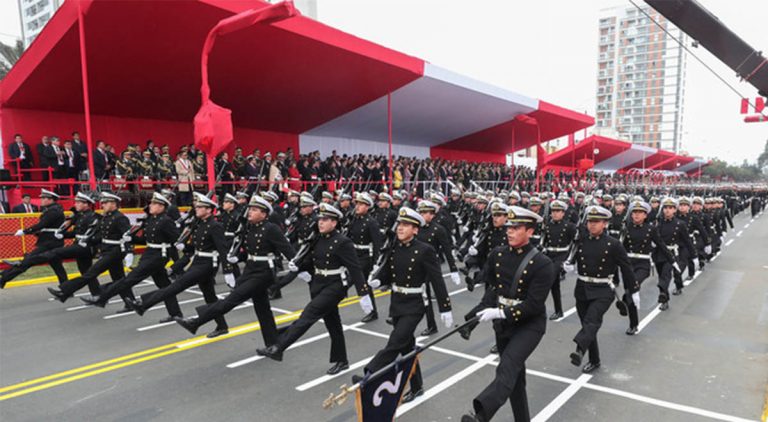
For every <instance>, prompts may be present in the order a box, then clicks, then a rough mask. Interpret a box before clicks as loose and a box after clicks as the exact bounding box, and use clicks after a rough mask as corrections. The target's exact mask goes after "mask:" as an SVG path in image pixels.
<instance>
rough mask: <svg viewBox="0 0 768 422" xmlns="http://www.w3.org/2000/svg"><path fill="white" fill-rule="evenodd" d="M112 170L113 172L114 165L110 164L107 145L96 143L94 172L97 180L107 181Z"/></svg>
mask: <svg viewBox="0 0 768 422" xmlns="http://www.w3.org/2000/svg"><path fill="white" fill-rule="evenodd" d="M110 170H112V165H111V164H110V162H109V155H107V150H106V145H105V144H104V141H98V142H96V152H95V153H94V154H93V172H94V173H96V180H97V181H99V180H103V179H105V177H106V175H107V174H109V171H110Z"/></svg>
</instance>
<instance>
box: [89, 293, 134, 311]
mask: <svg viewBox="0 0 768 422" xmlns="http://www.w3.org/2000/svg"><path fill="white" fill-rule="evenodd" d="M80 300H81V301H83V303H85V304H86V305H91V306H98V307H99V308H103V307H104V306H105V303H104V302H102V301H101V297H99V296H83V297H81V298H80ZM129 311H130V309H129Z"/></svg>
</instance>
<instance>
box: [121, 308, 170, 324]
mask: <svg viewBox="0 0 768 422" xmlns="http://www.w3.org/2000/svg"><path fill="white" fill-rule="evenodd" d="M129 308H130V306H129ZM131 309H133V308H131ZM178 318H181V317H178ZM173 321H174V316H173V315H168V316H167V317H165V318H162V319H161V320H160V321H157V323H158V324H165V323H166V322H173Z"/></svg>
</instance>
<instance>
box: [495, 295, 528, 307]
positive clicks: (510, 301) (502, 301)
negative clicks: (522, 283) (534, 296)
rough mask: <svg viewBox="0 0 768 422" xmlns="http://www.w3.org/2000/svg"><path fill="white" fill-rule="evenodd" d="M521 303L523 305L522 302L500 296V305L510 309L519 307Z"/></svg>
mask: <svg viewBox="0 0 768 422" xmlns="http://www.w3.org/2000/svg"><path fill="white" fill-rule="evenodd" d="M521 303H523V301H522V300H517V299H509V298H506V297H504V296H499V304H500V305H504V306H508V307H510V308H511V307H513V306H517V305H519V304H521Z"/></svg>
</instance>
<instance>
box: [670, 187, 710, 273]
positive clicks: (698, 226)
mask: <svg viewBox="0 0 768 422" xmlns="http://www.w3.org/2000/svg"><path fill="white" fill-rule="evenodd" d="M691 203H692V202H691V199H690V198H688V197H685V196H684V197H682V198H680V200H679V201H678V204H677V218H679V219H680V220H682V221H683V222H684V223H685V228H686V229H688V235H689V237H690V238H691V244H692V245H693V249H692V253H691V254H690V255H688V256H687V257H686V258H685V259H684V260H683V263H684V264H685V267H686V268H688V278H689V279H693V276H694V275H696V270H697V269H700V268H699V265H700V264H701V261H700V260H699V249H703V243H704V240H706V241H707V243H709V238H707V239H703V238H702V237H701V233H705V230H704V223H703V222H702V221H701V218H700V216H699V214H694V213H692V212H691ZM705 234H706V233H705ZM680 277H682V275H681V276H680Z"/></svg>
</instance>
